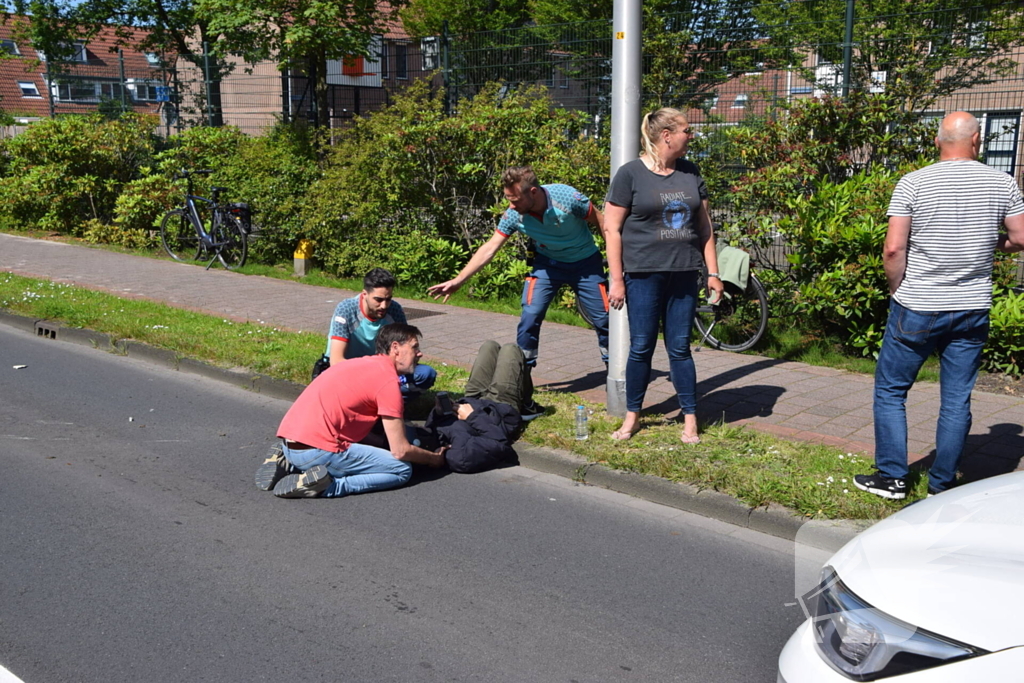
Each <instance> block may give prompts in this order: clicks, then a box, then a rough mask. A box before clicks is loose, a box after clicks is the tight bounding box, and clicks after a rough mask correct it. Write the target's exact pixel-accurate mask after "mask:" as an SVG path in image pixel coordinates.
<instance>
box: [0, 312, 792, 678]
mask: <svg viewBox="0 0 1024 683" xmlns="http://www.w3.org/2000/svg"><path fill="white" fill-rule="evenodd" d="M15 365H25V366H26V367H25V368H22V369H17V370H16V369H13V366H15ZM287 408H288V404H287V403H286V402H282V401H278V400H274V399H268V398H264V397H261V396H259V395H254V394H251V393H248V392H246V391H244V390H241V389H237V388H234V387H231V386H227V385H223V384H219V383H217V382H213V381H210V380H205V379H202V378H199V377H195V376H190V375H184V374H179V373H176V372H173V371H167V370H163V369H160V368H155V367H152V366H148V365H146V364H144V363H142V362H140V361H136V360H132V359H129V358H123V357H117V356H113V355H109V354H106V353H104V352H101V351H96V350H93V349H88V348H84V347H78V346H74V345H71V344H66V343H61V342H55V341H48V340H42V339H40V338H35V337H32V336H30V335H27V334H25V333H21V332H16V331H12V330H10V329H8V328H5V327H2V326H0V463H2V471H0V472H2V476H0V515H2V522H0V549H2V550H0V666H4V667H6V668H7V669H9V670H10V671H11V672H12V673H13V674H15V675H16V676H18V677H20V678H21V679H22V680H24V681H25V682H26V683H50V682H57V681H74V682H76V683H77V682H89V681H97V682H116V681H133V682H136V681H143V682H145V683H159V682H162V681H217V682H233V681H239V682H241V681H246V682H248V681H278V680H288V681H346V682H355V681H367V682H370V681H372V682H383V681H401V682H408V681H485V682H487V683H492V682H503V681H509V682H531V681H538V682H543V683H551V682H565V683H570V682H573V681H576V682H579V683H585V682H591V681H654V682H661V681H702V682H706V681H737V682H739V681H742V682H744V683H747V682H757V681H764V682H766V683H770V682H772V681H774V680H775V667H776V658H777V655H778V652H779V650H780V649H781V647H782V645H783V643H784V642H785V640H786V638H788V636H789V635H790V633H792V631H793V629H794V628H795V627H796V626H797V624H798V623H799V622H800V621H801V620H802V613H801V611H800V609H799V608H798V607H795V606H786V603H792V602H793V597H792V596H793V595H794V589H793V574H794V559H793V553H792V548H791V544H789V543H787V542H784V541H782V540H780V539H777V538H773V537H768V536H764V535H761V534H757V533H755V532H751V531H748V530H740V529H738V528H737V527H732V526H730V525H727V524H724V523H720V522H716V521H713V520H707V519H704V518H700V517H696V516H693V515H689V514H687V513H682V512H679V511H677V510H670V509H668V508H661V507H660V506H656V505H653V504H650V503H646V502H643V501H638V500H636V499H633V498H630V497H628V496H623V495H621V494H616V493H612V492H608V491H605V490H602V489H595V488H593V487H584V486H576V485H574V484H572V483H571V482H569V481H567V480H564V479H560V478H557V477H553V476H550V475H544V474H538V473H535V472H532V471H530V470H526V469H523V468H508V469H504V470H501V471H496V472H490V473H485V474H480V475H471V476H464V475H455V474H448V475H447V476H438V475H436V474H435V475H433V476H430V475H427V476H421V475H418V476H416V477H415V478H414V479H413V482H412V485H410V486H407V487H405V488H403V489H399V490H395V491H389V492H382V493H375V494H370V495H365V496H355V497H351V498H345V499H335V500H279V499H276V498H274V497H273V496H271V495H270V494H268V493H264V492H261V491H258V490H257V489H256V488H255V487H254V486H253V483H252V477H253V472H254V470H255V468H256V465H257V463H258V462H260V461H261V460H262V457H263V454H264V452H265V450H266V448H267V446H268V445H269V444H270V443H271V439H272V435H273V431H274V429H275V428H276V426H277V424H278V422H279V421H280V419H281V417H282V415H283V414H284V412H285V410H286V409H287Z"/></svg>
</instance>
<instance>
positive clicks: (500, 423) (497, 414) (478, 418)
mask: <svg viewBox="0 0 1024 683" xmlns="http://www.w3.org/2000/svg"><path fill="white" fill-rule="evenodd" d="M459 403H468V404H469V405H471V406H472V407H473V412H472V413H471V414H470V416H469V419H467V420H460V419H458V418H457V417H455V416H444V415H441V414H440V412H438V410H437V409H436V408H435V409H434V410H433V411H431V413H430V415H429V416H428V417H427V422H426V426H427V427H428V428H433V429H434V430H436V431H437V433H438V434H439V435H440V437H441V444H442V445H445V446H448V445H450V446H451V448H449V449H448V451H447V452H445V459H446V460H447V461H448V467H449V468H450V469H451V470H452V472H462V473H463V474H471V473H473V472H483V471H484V470H489V469H492V468H494V467H498V466H499V465H502V464H507V463H515V462H516V461H517V458H516V452H515V451H514V450H512V442H513V441H514V440H515V437H516V434H517V433H518V431H519V427H520V426H521V425H522V418H521V417H520V416H519V412H518V411H517V410H516V409H515V408H513V407H512V406H509V405H506V404H504V403H495V402H494V401H488V400H487V399H484V398H463V399H462V400H460V401H459Z"/></svg>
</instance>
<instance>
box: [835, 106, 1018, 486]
mask: <svg viewBox="0 0 1024 683" xmlns="http://www.w3.org/2000/svg"><path fill="white" fill-rule="evenodd" d="M935 144H936V146H937V147H938V148H939V161H938V163H935V164H932V165H931V166H927V167H925V168H922V169H920V170H917V171H914V172H913V173H910V174H908V175H906V176H905V177H903V178H902V179H900V181H899V183H898V184H897V185H896V190H895V191H894V192H893V195H892V199H891V200H890V203H889V211H888V214H889V230H888V232H887V234H886V237H885V251H884V254H883V261H884V264H885V275H886V278H887V279H888V281H889V292H890V294H891V295H892V298H891V300H890V302H889V320H888V323H887V324H886V328H885V337H884V339H883V341H882V350H881V353H880V354H879V356H878V365H877V367H876V370H875V399H874V415H875V466H876V467H877V468H878V471H877V472H876V473H875V474H871V475H863V474H860V475H857V476H856V477H854V483H855V484H856V485H857V487H858V488H860V489H862V490H864V491H867V492H869V493H873V494H875V495H878V496H882V497H883V498H893V499H901V498H904V497H906V483H905V481H906V477H907V473H908V471H909V470H908V465H907V414H906V399H907V392H908V391H909V390H910V387H911V386H912V385H913V384H914V381H915V380H916V379H917V372H918V370H920V368H921V365H922V364H923V363H924V361H925V359H926V358H927V357H928V356H929V355H930V354H931V353H932V352H933V351H936V350H937V351H938V352H939V361H940V368H941V370H940V373H941V374H940V382H941V401H942V404H941V408H940V410H939V419H938V426H937V429H936V435H935V444H936V453H935V462H934V463H933V464H932V466H931V468H930V469H929V470H928V491H929V493H938V492H940V491H945V490H946V489H948V488H949V487H950V486H952V485H953V484H954V483H955V481H956V472H957V466H958V465H959V463H960V456H961V453H962V451H963V447H964V441H965V440H966V438H967V434H968V432H969V431H970V429H971V390H972V389H973V388H974V382H975V380H976V379H977V378H978V368H979V366H980V364H981V349H982V347H983V346H984V345H985V341H986V340H987V339H988V327H989V322H988V312H989V308H990V307H991V305H992V261H993V259H992V257H993V255H994V252H995V250H996V249H999V250H1001V251H1006V252H1015V251H1020V250H1021V249H1022V248H1024V201H1022V199H1021V193H1020V189H1019V188H1018V187H1017V183H1016V182H1015V181H1014V180H1013V178H1012V177H1010V176H1009V175H1007V174H1006V173H1003V172H1001V171H998V170H996V169H994V168H991V167H989V166H986V165H984V164H982V163H979V162H978V161H977V157H978V152H979V150H980V149H981V127H980V126H979V124H978V120H977V119H976V118H974V117H973V116H971V115H970V114H968V113H966V112H954V113H952V114H950V115H948V116H947V117H946V118H944V119H943V120H942V124H941V126H940V127H939V134H938V136H937V137H936V138H935ZM1001 225H1005V226H1006V230H1007V234H1004V235H1000V226H1001Z"/></svg>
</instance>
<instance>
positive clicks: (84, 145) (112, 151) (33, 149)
mask: <svg viewBox="0 0 1024 683" xmlns="http://www.w3.org/2000/svg"><path fill="white" fill-rule="evenodd" d="M156 125H157V119H156V117H154V116H150V115H145V114H134V113H129V114H125V115H124V116H122V117H121V118H119V119H117V120H116V121H108V120H105V119H104V118H103V117H102V116H99V115H89V116H63V117H59V118H55V119H47V120H45V121H40V122H38V123H35V124H33V125H32V126H30V127H29V129H28V130H27V131H25V132H24V133H23V134H21V135H18V136H17V137H14V138H12V139H11V140H8V141H5V142H4V143H3V152H4V156H6V157H7V165H6V173H7V176H6V177H4V178H2V179H0V220H2V221H3V222H4V223H6V224H8V225H10V226H12V227H18V226H21V227H38V228H42V229H44V230H53V231H56V232H59V233H62V234H79V233H80V232H81V230H82V226H83V224H84V223H85V222H86V221H87V220H99V221H103V222H109V221H110V220H111V219H112V218H113V214H114V203H115V201H116V200H117V197H118V195H119V194H120V193H121V191H122V189H123V188H124V186H125V185H126V184H128V183H129V182H131V181H132V180H134V179H135V178H138V177H139V176H140V174H141V169H142V168H143V167H146V166H148V165H150V164H151V163H152V156H153V153H154V151H155V146H156V141H155V138H154V136H153V131H154V130H155V128H156Z"/></svg>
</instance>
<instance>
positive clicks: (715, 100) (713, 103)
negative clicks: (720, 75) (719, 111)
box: [708, 95, 718, 109]
mask: <svg viewBox="0 0 1024 683" xmlns="http://www.w3.org/2000/svg"><path fill="white" fill-rule="evenodd" d="M717 106H718V95H715V96H714V97H712V98H711V101H710V102H709V103H708V109H714V108H715V107H717Z"/></svg>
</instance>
